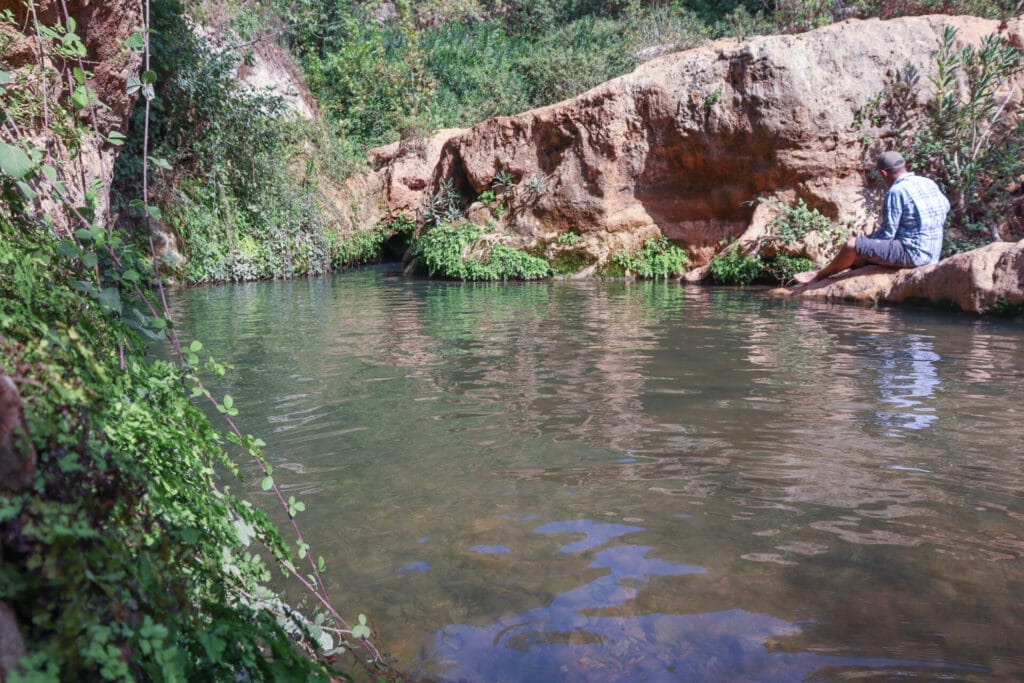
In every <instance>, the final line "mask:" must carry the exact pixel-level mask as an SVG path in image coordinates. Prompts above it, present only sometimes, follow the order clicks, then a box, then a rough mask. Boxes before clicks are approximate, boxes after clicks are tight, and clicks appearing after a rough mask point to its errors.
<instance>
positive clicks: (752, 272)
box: [710, 249, 765, 286]
mask: <svg viewBox="0 0 1024 683" xmlns="http://www.w3.org/2000/svg"><path fill="white" fill-rule="evenodd" d="M764 273H765V269H764V261H762V260H761V257H760V256H759V255H755V256H746V255H744V254H741V253H740V252H739V250H737V249H726V250H725V251H723V252H721V253H720V254H718V255H716V256H715V257H714V258H713V259H711V263H710V274H711V281H712V282H715V283H718V284H721V285H743V286H745V285H750V284H753V283H755V282H757V281H759V280H761V279H762V278H763V277H764Z"/></svg>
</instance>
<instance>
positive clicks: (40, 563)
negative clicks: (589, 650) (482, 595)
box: [0, 5, 393, 682]
mask: <svg viewBox="0 0 1024 683" xmlns="http://www.w3.org/2000/svg"><path fill="white" fill-rule="evenodd" d="M29 9H30V12H29V14H28V17H29V18H28V19H27V20H26V21H27V22H28V24H29V26H30V33H29V35H34V36H36V45H35V48H36V50H37V51H38V53H39V54H41V55H45V56H46V58H47V60H52V63H57V64H63V65H64V68H65V69H66V71H65V72H63V73H62V74H61V76H62V78H60V79H54V78H52V75H51V74H49V73H47V72H46V71H44V70H43V69H41V68H37V67H34V66H32V65H29V66H27V67H25V69H23V70H21V71H19V72H17V73H15V74H14V75H12V74H11V73H8V72H6V71H2V72H0V105H2V107H0V111H2V114H3V118H2V120H0V123H2V124H3V125H2V126H0V136H2V137H0V197H2V199H3V201H2V202H0V373H2V374H3V375H6V376H7V377H9V378H11V379H12V380H13V382H14V384H15V386H16V387H17V388H18V392H19V393H20V395H21V397H22V400H23V403H24V415H25V425H24V429H23V430H21V431H20V432H19V433H18V434H16V437H15V438H16V444H17V450H18V452H19V453H20V454H21V456H24V455H25V454H26V453H28V454H31V455H32V456H34V458H35V460H36V467H35V469H34V470H32V469H31V468H29V469H28V470H27V472H28V474H27V478H28V479H29V481H27V482H26V485H25V486H21V485H20V483H19V484H17V485H15V486H14V487H12V484H13V483H14V482H10V481H4V482H0V488H2V489H3V491H4V492H3V495H2V496H0V556H2V557H3V562H2V563H0V601H2V602H4V603H5V604H6V605H8V606H10V607H11V608H12V609H13V611H14V613H15V614H16V615H17V618H18V620H19V622H20V625H21V628H22V629H23V631H24V635H25V641H26V643H27V647H28V652H27V655H26V656H25V657H24V658H23V659H22V660H21V661H20V663H19V665H20V671H19V672H17V673H14V674H12V675H11V676H10V677H9V678H8V680H10V681H22V682H24V681H43V680H46V681H50V680H118V681H131V680H167V681H170V680H176V681H182V680H234V679H236V678H238V679H245V680H272V681H292V680H294V681H307V680H329V679H330V678H337V677H338V676H345V673H344V672H341V671H336V670H335V665H334V664H333V663H332V662H335V661H339V662H344V663H345V665H346V666H348V667H350V668H353V669H361V668H363V667H365V668H366V669H367V670H368V671H370V670H372V671H373V672H378V671H379V672H380V673H381V674H386V675H389V676H391V677H393V674H392V673H391V672H389V671H388V670H387V669H386V668H384V659H383V657H382V656H381V655H380V653H379V652H378V651H377V649H376V648H375V647H374V646H373V644H372V643H371V642H370V641H369V640H368V638H369V637H370V636H371V631H370V628H369V626H368V625H367V624H366V618H365V616H363V615H358V618H357V620H356V621H355V622H354V625H352V626H350V625H348V624H347V623H346V622H345V621H344V619H342V618H341V616H340V614H339V613H338V612H337V611H336V610H335V608H334V607H333V605H332V604H331V602H330V600H329V599H328V598H327V595H326V592H325V590H324V583H323V580H322V578H321V574H322V572H323V571H324V569H325V567H324V563H323V560H322V559H320V558H317V557H316V556H315V555H313V554H312V552H311V548H310V547H309V544H308V543H306V542H305V541H304V540H303V536H302V534H301V531H300V529H299V526H298V523H297V521H296V518H297V517H298V516H299V515H300V514H301V513H302V512H303V511H304V509H305V506H304V504H303V502H302V501H300V500H296V499H295V498H294V497H291V496H290V497H288V498H287V500H286V499H285V497H284V495H283V494H282V492H281V490H280V488H279V487H278V486H277V484H276V483H275V481H274V477H273V474H274V473H273V467H272V465H271V463H270V462H269V461H268V460H267V458H266V457H265V456H264V454H263V453H262V450H261V449H262V448H263V447H264V446H265V444H264V442H263V441H262V440H260V439H259V438H257V437H254V436H250V435H244V434H242V433H241V432H239V431H238V430H237V428H235V426H234V423H233V422H232V421H231V418H232V417H233V416H236V415H237V414H238V412H239V409H238V408H237V407H235V404H234V399H233V398H232V397H231V396H229V395H224V396H213V395H212V394H211V393H210V391H209V390H208V389H207V388H206V386H205V384H204V378H205V377H209V376H219V375H222V374H223V373H224V372H225V370H226V369H225V368H224V366H222V365H221V364H218V363H217V362H216V361H215V360H213V359H212V358H205V359H203V358H201V357H200V352H201V351H202V344H201V343H200V342H199V341H193V342H191V343H189V344H187V345H183V344H182V343H181V340H180V339H179V338H178V337H177V334H176V332H175V330H174V327H173V325H172V324H171V321H170V319H169V318H168V316H167V313H166V311H165V310H164V308H163V307H162V304H161V303H160V302H161V301H162V296H161V294H162V290H160V289H159V285H160V281H159V279H158V278H157V277H156V276H157V274H156V273H155V272H154V271H153V267H152V263H153V255H152V254H151V253H146V252H143V251H141V250H140V249H139V248H138V247H137V246H136V244H135V243H133V242H132V241H131V240H130V239H129V235H127V234H126V233H125V232H124V231H123V230H119V229H115V228H114V227H113V226H112V225H111V222H110V217H109V215H108V214H107V213H106V212H105V211H103V210H102V209H101V206H102V204H101V202H100V198H101V196H102V194H103V191H104V188H103V187H102V184H101V183H95V182H94V183H92V184H90V185H88V187H81V184H82V177H81V174H80V168H79V167H78V165H77V163H76V162H77V156H78V155H79V154H81V152H82V150H84V149H85V148H86V145H85V144H84V143H85V142H86V141H87V140H88V139H89V138H92V140H91V141H90V142H95V141H96V139H97V138H99V137H104V139H105V140H106V141H107V142H108V143H109V144H122V143H123V142H124V138H123V137H122V136H119V135H117V134H115V133H111V134H109V135H106V136H102V135H101V133H100V132H99V130H98V129H97V128H94V127H92V126H93V125H95V124H94V122H95V121H96V120H97V119H96V116H95V109H100V108H103V107H104V106H105V105H104V104H103V103H102V102H100V101H99V100H98V98H97V94H96V93H95V92H92V91H91V90H90V89H88V88H87V87H86V86H85V85H84V84H85V83H87V82H88V78H89V76H90V75H89V74H88V73H87V70H86V65H85V63H84V61H83V60H82V59H81V58H82V57H83V56H84V54H85V49H84V46H83V44H82V41H81V39H80V38H79V37H78V35H77V34H76V26H75V22H74V21H73V19H72V18H71V17H69V16H67V15H66V14H65V15H64V20H63V21H62V22H61V23H60V24H59V25H56V26H44V25H42V24H40V23H39V22H38V21H37V20H36V19H35V14H34V11H31V10H34V6H31V5H30V6H29ZM65 11H66V10H65ZM0 20H3V21H4V22H5V23H7V24H13V14H12V13H11V12H9V11H7V12H3V13H0ZM6 28H9V27H7V26H5V29H6ZM145 35H146V33H145V32H143V31H141V28H140V32H139V33H137V34H136V35H135V36H133V37H132V38H130V39H129V40H128V41H125V44H124V46H123V47H124V49H126V50H145V49H146V41H145V39H144V36H145ZM40 61H41V62H43V61H44V60H42V59H41V60H40ZM63 76H67V78H63ZM157 79H158V76H157V74H156V73H155V72H152V71H148V70H147V71H145V72H143V74H141V76H140V77H137V78H132V79H130V80H129V82H128V83H127V84H126V87H127V88H128V89H129V90H133V89H134V90H135V91H137V92H140V93H141V95H142V99H143V100H144V102H145V103H146V104H147V105H150V104H153V103H154V102H156V101H157V99H156V95H155V90H156V89H157V88H155V87H154V86H155V85H156V84H157ZM15 83H17V87H13V88H7V87H5V86H8V85H14V84H15ZM43 83H46V84H48V85H49V86H51V87H44V86H42V85H40V84H43ZM53 87H56V88H58V89H57V90H56V91H55V90H53V89H52V88H53ZM61 88H63V90H62V89H61ZM9 105H10V106H9ZM40 112H43V114H44V115H43V116H42V117H40V116H39V113H40ZM87 114H88V115H87ZM145 123H147V121H145V120H144V121H143V124H145ZM254 125H255V126H256V131H257V132H258V130H259V128H258V124H254ZM146 127H147V126H145V125H143V127H142V128H143V130H145V129H146ZM26 132H28V133H33V134H36V135H38V137H36V135H31V134H26ZM142 146H143V148H144V145H142ZM137 161H138V164H139V171H140V176H139V180H140V181H141V182H139V183H138V190H139V193H140V196H138V197H134V198H131V199H129V200H127V201H126V202H125V205H124V207H123V208H124V209H125V210H126V211H131V212H133V213H134V214H136V215H137V217H138V222H139V224H140V226H142V227H148V224H149V223H150V222H152V221H157V220H162V213H161V211H160V210H159V208H158V207H157V206H156V205H154V204H153V203H151V202H150V201H149V192H148V185H149V183H148V182H147V180H146V179H147V175H148V174H147V171H148V170H151V169H156V168H159V169H162V170H163V171H166V172H171V173H173V166H171V165H170V164H169V162H168V161H167V160H166V159H164V158H162V157H150V156H148V155H147V154H144V153H143V154H142V156H141V157H140V158H139V159H138V160H137ZM40 204H42V205H44V206H49V207H55V208H52V209H51V210H50V213H49V214H48V215H41V213H40V212H39V209H38V206H39V205H40ZM246 238H250V239H251V236H246V235H242V236H239V237H238V243H237V244H238V245H241V246H238V247H237V248H239V249H242V250H246V249H249V248H250V247H251V246H252V245H248V244H246V243H245V242H244V239H246ZM258 253H259V252H257V251H253V252H252V254H253V255H255V254H258ZM253 258H255V256H253ZM153 284H155V285H156V287H157V290H156V291H153V290H152V289H151V285H153ZM154 341H160V342H169V350H171V349H173V352H174V356H175V357H176V358H177V360H176V361H175V362H169V361H166V360H154V359H153V358H151V357H150V356H149V355H148V353H147V350H148V348H149V344H150V343H151V342H154ZM191 399H194V400H196V401H197V402H208V403H209V405H210V407H211V412H214V411H216V413H220V414H221V415H222V416H223V417H224V418H225V420H226V424H227V429H226V430H225V431H224V432H223V433H222V432H220V431H218V430H217V429H215V428H214V427H213V426H212V425H211V423H210V421H209V419H208V418H207V417H206V415H205V414H204V413H203V412H202V411H201V410H200V409H199V408H198V407H197V406H196V405H194V404H193V403H192V400H191ZM4 417H5V418H6V417H7V416H6V415H5V416H4ZM228 443H230V444H231V445H230V446H228V445H227V444H228ZM236 458H243V459H249V460H250V462H253V463H254V464H255V465H256V466H257V468H258V470H259V471H261V472H262V474H261V480H260V481H261V487H262V489H263V490H264V491H268V492H271V493H272V494H273V495H274V496H275V497H276V498H277V500H278V501H279V503H280V505H281V506H282V508H283V510H284V511H286V512H287V517H288V519H289V520H290V523H291V528H292V534H290V536H289V538H290V539H291V540H286V537H285V536H283V535H282V534H281V533H280V531H279V530H278V529H277V528H276V527H275V526H274V525H273V524H271V523H270V522H269V521H268V519H267V517H266V516H265V515H264V514H263V513H262V512H260V511H258V510H256V509H254V508H253V507H252V506H251V505H249V504H248V503H247V502H245V501H243V500H242V499H240V498H238V497H236V496H235V495H234V494H233V492H232V491H231V487H232V486H233V485H234V484H235V483H237V482H238V481H239V471H240V470H239V466H238V464H237V462H236ZM275 574H276V575H277V579H276V582H278V583H279V585H285V584H284V581H283V580H282V579H283V578H288V579H289V580H290V581H292V582H294V583H296V584H298V585H300V586H302V587H303V588H305V591H306V592H305V595H306V596H307V598H308V599H310V600H311V601H312V606H309V605H307V606H304V608H303V610H301V611H300V610H299V609H296V608H294V607H292V606H290V605H289V604H288V603H287V602H285V601H284V600H283V598H282V597H281V596H280V595H278V594H277V593H276V592H274V591H273V590H271V589H270V588H269V584H270V583H271V581H272V580H274V577H275ZM354 650H356V651H357V654H356V653H354V652H353V651H354ZM349 654H352V655H353V656H352V657H351V658H349V657H348V655H349ZM342 655H345V656H346V658H345V659H341V660H337V659H335V658H337V657H339V656H342Z"/></svg>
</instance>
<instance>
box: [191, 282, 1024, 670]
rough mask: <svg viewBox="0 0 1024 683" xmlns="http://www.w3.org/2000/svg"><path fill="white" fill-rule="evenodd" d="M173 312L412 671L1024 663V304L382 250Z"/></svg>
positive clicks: (319, 548) (320, 541)
mask: <svg viewBox="0 0 1024 683" xmlns="http://www.w3.org/2000/svg"><path fill="white" fill-rule="evenodd" d="M174 307H175V309H176V311H177V314H176V315H177V318H178V324H179V326H180V327H181V328H183V329H185V330H188V331H191V332H194V334H195V336H196V337H197V338H199V339H201V340H202V341H203V342H204V344H205V348H206V350H208V351H210V352H211V353H212V354H213V355H214V356H215V357H216V358H218V359H219V360H223V361H229V362H231V363H232V364H233V365H234V366H235V367H236V369H235V370H233V371H232V372H230V373H229V375H228V377H227V379H226V381H225V383H224V384H223V385H222V386H220V387H219V389H220V390H221V391H226V392H228V393H231V394H232V395H233V396H234V397H235V402H236V405H237V406H238V407H239V408H240V410H241V415H240V416H239V417H240V419H241V427H242V429H243V430H245V431H246V432H249V433H255V434H258V435H261V436H262V437H263V438H264V439H265V440H266V441H267V442H268V444H269V445H268V447H267V449H266V450H267V452H268V453H269V454H270V455H271V457H272V459H273V461H274V463H275V465H276V468H277V472H276V479H277V480H278V481H279V482H281V483H283V484H284V486H285V488H286V495H296V496H297V497H299V498H300V499H301V500H303V501H304V502H305V503H306V505H307V512H305V513H303V514H302V515H301V516H300V522H301V523H302V525H303V527H304V529H305V531H306V533H307V535H308V536H309V538H310V540H311V542H312V545H313V548H314V552H315V553H317V554H321V555H323V556H325V558H326V559H327V562H328V567H329V572H328V574H329V580H330V582H331V584H330V590H331V593H332V597H333V599H334V602H335V603H336V604H338V605H339V606H340V607H341V608H342V611H343V612H346V613H348V614H354V613H356V612H365V613H366V614H368V615H369V616H370V617H371V620H372V621H373V622H374V624H375V626H376V627H377V629H378V631H379V632H380V637H381V640H382V642H383V643H384V645H385V647H386V648H387V649H390V650H391V651H392V652H393V653H394V654H395V655H396V657H397V659H398V665H399V667H400V668H401V669H404V670H405V671H407V672H409V673H411V674H413V675H415V676H419V677H423V678H429V679H434V680H438V681H442V680H444V681H482V682H483V681H485V682H488V683H490V682H499V681H502V682H503V681H529V682H534V681H600V682H606V681H689V680H692V681H715V680H720V681H796V680H804V679H807V678H810V679H818V680H848V679H854V678H855V679H858V680H859V679H863V678H868V679H870V680H879V679H882V680H888V679H899V680H905V679H921V680H937V679H941V680H1000V681H1004V680H1021V679H1024V605H1022V598H1024V561H1022V555H1024V476H1022V475H1024V449H1022V443H1024V421H1022V418H1024V407H1022V404H1021V399H1022V398H1024V325H1022V324H1021V323H1020V322H1007V321H1002V322H1000V321H980V320H976V319H974V318H971V317H967V316H961V315H954V314H937V313H933V312H922V311H915V310H909V309H902V310H896V309H882V310H874V309H870V308H864V307H859V306H851V305H823V304H820V303H809V302H797V301H790V300H778V299H773V298H770V297H768V296H766V295H764V294H763V293H759V292H741V291H734V290H724V289H721V290H719V289H707V288H698V287H680V286H679V285H677V284H675V283H671V284H665V283H622V282H592V281H588V282H558V283H549V284H531V285H515V284H510V285H474V284H461V283H438V282H425V281H420V280H412V279H408V278H405V277H403V276H401V275H400V274H397V273H394V272H391V271H388V270H386V269H369V270H361V271H350V272H346V273H344V274H342V275H339V276H336V277H333V278H324V279H317V280H301V281H292V282H278V283H259V284H248V285H236V286H226V287H211V288H202V289H192V290H187V291H185V290H183V291H180V292H177V293H176V299H175V302H174ZM257 482H258V479H257V478H255V477H254V478H253V479H252V484H251V487H250V490H249V491H248V495H249V496H250V497H251V498H252V499H253V500H254V501H257V502H259V503H260V504H266V505H268V506H269V505H270V500H269V499H268V498H267V497H266V494H263V493H262V492H261V491H260V490H259V487H258V485H257ZM275 514H276V513H275Z"/></svg>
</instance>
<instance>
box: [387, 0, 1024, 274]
mask: <svg viewBox="0 0 1024 683" xmlns="http://www.w3.org/2000/svg"><path fill="white" fill-rule="evenodd" d="M1017 23H1020V22H1017ZM947 25H949V26H953V27H955V28H956V29H957V30H958V32H959V33H958V35H959V40H960V41H962V43H965V44H966V43H975V44H976V43H977V42H978V41H980V39H981V38H982V37H983V36H985V35H987V34H990V33H993V32H996V31H999V30H1000V25H999V23H998V22H995V21H988V20H983V19H977V18H972V17H948V16H928V17H912V18H904V19H898V20H892V21H881V20H866V21H859V20H850V21H845V22H842V23H839V24H835V25H832V26H828V27H826V28H822V29H820V30H817V31H812V32H809V33H805V34H801V35H794V36H769V37H756V38H752V39H750V40H748V41H746V42H737V41H732V40H723V41H718V42H715V43H711V44H709V45H707V46H705V47H701V48H697V49H693V50H688V51H685V52H679V53H676V54H671V55H667V56H664V57H660V58H658V59H655V60H652V61H650V62H647V63H645V64H643V65H642V66H641V67H639V68H638V69H637V70H636V71H634V72H633V73H631V74H628V75H625V76H622V77H620V78H617V79H614V80H612V81H609V82H607V83H605V84H603V85H600V86H598V87H596V88H594V89H592V90H590V91H588V92H586V93H583V94H582V95H579V96H578V97H575V98H572V99H569V100H566V101H563V102H559V103H557V104H553V105H551V106H548V107H544V108H541V109H536V110H532V111H528V112H525V113H522V114H519V115H516V116H508V117H496V118H492V119H489V120H487V121H484V122H482V123H480V124H478V125H476V126H474V127H472V128H470V129H468V130H465V131H444V132H443V133H441V134H439V136H438V137H437V138H434V139H433V140H429V141H426V142H425V143H422V144H421V145H419V146H417V145H411V144H404V145H401V146H400V145H392V146H391V147H389V148H382V149H380V150H375V151H374V152H373V153H372V155H371V156H372V158H373V159H374V162H375V165H376V166H377V171H376V173H377V174H380V175H384V176H386V177H387V182H386V186H387V188H388V195H387V201H386V205H387V206H388V208H389V210H390V211H391V212H396V213H397V212H399V211H404V212H407V213H409V212H411V213H421V212H422V208H423V204H424V199H425V198H426V197H427V196H428V194H429V193H432V192H436V190H437V188H438V187H439V183H440V182H441V181H442V180H443V179H449V180H452V181H454V182H455V184H456V186H457V187H458V188H459V190H460V191H461V193H462V194H463V195H464V196H465V197H466V198H467V199H472V198H475V197H476V196H477V195H478V194H479V193H480V192H482V191H484V190H487V189H488V188H490V187H491V186H492V183H493V182H494V180H495V178H497V177H498V176H499V174H501V173H508V174H511V176H512V177H514V178H515V179H516V180H517V181H518V182H519V186H518V188H517V190H516V194H515V196H514V197H512V198H511V202H510V203H511V204H512V207H511V208H512V210H511V211H509V212H508V214H507V215H505V216H502V217H501V219H502V220H501V221H499V223H500V224H501V225H502V226H503V227H505V228H506V229H507V230H508V231H509V232H511V233H515V234H518V235H519V236H529V237H534V238H540V239H550V238H552V237H553V236H555V235H557V234H560V233H563V232H566V231H569V230H573V231H576V232H579V233H581V234H582V235H583V236H584V237H587V236H588V235H593V236H599V237H601V238H602V239H603V238H605V237H607V236H609V235H612V234H615V233H620V234H625V235H637V236H638V239H642V238H641V237H640V236H644V237H646V236H649V235H650V234H651V233H652V231H653V232H655V233H657V232H660V233H661V234H664V235H665V236H667V237H669V238H670V239H673V240H676V241H677V242H678V243H679V244H680V245H681V246H683V247H684V248H686V249H687V251H688V252H689V255H690V257H691V260H692V265H694V266H699V265H701V264H703V263H706V262H707V261H708V260H709V259H710V258H711V256H713V255H714V253H715V252H716V251H717V250H719V249H720V248H721V246H722V243H723V241H725V240H728V239H730V238H734V237H738V236H740V235H741V234H743V233H745V232H747V233H748V234H750V233H749V229H750V228H751V227H754V228H756V227H757V226H756V223H758V222H763V221H765V220H767V219H768V215H767V214H766V212H763V211H762V212H757V211H756V209H757V207H758V204H757V199H758V198H776V197H777V198H780V199H783V200H785V201H787V202H791V201H793V200H795V199H797V198H800V199H803V200H804V201H805V202H806V203H807V204H808V205H809V206H810V207H812V208H816V209H818V210H820V211H821V212H822V213H824V214H825V215H827V216H829V217H831V218H833V219H835V220H838V221H848V220H853V219H857V218H861V219H863V218H864V217H865V216H866V215H867V213H868V212H869V210H870V209H871V208H873V206H874V203H875V202H877V200H878V198H879V195H880V191H881V188H878V187H871V186H869V184H868V179H867V178H866V177H865V174H864V169H865V162H866V161H867V162H869V161H870V159H871V158H872V157H873V155H874V154H875V152H876V151H877V150H875V149H871V148H868V147H866V146H865V145H864V144H863V136H864V133H865V131H864V130H863V128H862V127H861V123H860V118H859V116H860V115H861V113H862V110H863V109H864V108H865V107H866V106H867V105H868V104H869V102H870V101H871V99H872V98H873V97H875V96H876V95H878V94H879V93H881V92H882V91H884V90H885V89H886V87H887V84H888V83H890V82H891V81H892V80H893V79H894V78H895V77H897V75H898V74H902V73H906V72H907V70H908V69H910V70H911V71H913V72H915V73H916V74H918V76H919V77H920V81H921V83H924V84H927V77H928V75H929V74H930V73H931V72H932V70H933V69H934V61H935V56H936V53H937V51H938V47H939V41H940V36H941V35H942V32H943V30H944V28H945V27H946V26H947ZM1015 28H1016V25H1013V26H1011V27H1010V31H1009V33H1008V34H1007V35H1009V34H1012V33H1014V31H1015ZM1016 32H1017V33H1019V31H1016ZM874 132H876V133H877V132H878V131H874ZM438 142H441V143H443V144H442V145H441V149H440V151H439V154H438V155H437V157H436V160H435V156H434V153H433V151H434V149H435V148H436V147H437V143H438ZM425 150H427V151H429V152H430V153H426V154H425V153H424V151H425ZM540 179H543V180H542V181H541V180H540ZM531 180H532V182H534V183H541V182H542V183H543V190H544V191H543V192H542V193H536V192H535V193H532V194H531V193H529V192H527V185H528V184H529V183H530V182H531ZM752 224H755V225H753V226H752ZM602 239H598V240H592V241H593V242H594V244H595V245H597V244H598V243H600V242H601V241H602ZM618 241H619V242H622V235H620V237H619V240H618ZM627 241H628V240H627ZM597 248H598V247H597V246H595V249H597Z"/></svg>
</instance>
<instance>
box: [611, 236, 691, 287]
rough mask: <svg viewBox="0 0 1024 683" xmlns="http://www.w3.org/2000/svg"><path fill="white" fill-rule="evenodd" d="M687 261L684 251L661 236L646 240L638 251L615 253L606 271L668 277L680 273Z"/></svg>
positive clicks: (617, 273) (653, 277)
mask: <svg viewBox="0 0 1024 683" xmlns="http://www.w3.org/2000/svg"><path fill="white" fill-rule="evenodd" d="M687 263H689V259H687V257H686V252H684V251H683V250H682V249H680V248H679V247H677V246H676V245H674V244H672V243H671V242H669V241H668V239H666V238H665V237H664V236H661V237H659V238H658V239H648V240H646V241H645V242H644V243H643V246H641V247H640V249H639V250H638V251H635V252H620V253H618V254H615V255H614V256H612V258H611V263H610V268H609V269H608V271H607V272H608V274H609V275H612V274H614V275H624V274H626V273H631V274H633V275H635V276H637V277H642V278H651V279H658V278H669V277H675V276H676V275H681V274H682V273H683V271H684V270H685V269H686V264H687Z"/></svg>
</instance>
